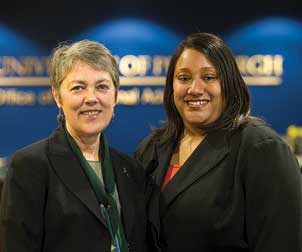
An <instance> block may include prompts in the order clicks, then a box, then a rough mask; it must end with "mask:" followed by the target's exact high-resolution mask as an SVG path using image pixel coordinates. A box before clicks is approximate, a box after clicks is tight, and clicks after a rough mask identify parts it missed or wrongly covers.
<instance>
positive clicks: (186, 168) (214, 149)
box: [160, 131, 228, 216]
mask: <svg viewBox="0 0 302 252" xmlns="http://www.w3.org/2000/svg"><path fill="white" fill-rule="evenodd" d="M227 153H228V142H227V131H218V132H214V133H211V134H209V135H208V136H207V137H206V138H205V139H204V141H203V142H202V143H200V145H199V146H198V147H197V148H196V149H195V150H194V152H193V153H192V155H191V156H190V157H189V159H188V160H187V161H186V162H185V163H184V165H183V167H182V168H181V169H180V170H179V172H177V173H176V175H175V176H174V177H173V179H172V180H171V181H170V182H169V183H168V184H167V186H166V187H165V189H164V190H163V191H162V193H161V196H160V216H162V215H163V214H164V213H165V211H166V209H167V208H168V207H169V205H170V204H171V203H172V202H173V200H174V199H175V198H176V197H177V196H178V195H179V194H181V193H182V192H183V191H184V190H186V189H187V188H188V187H189V186H191V185H192V183H194V182H195V181H196V180H197V179H199V178H201V177H202V176H204V175H205V174H207V173H208V172H209V171H210V170H211V169H213V168H214V167H215V166H216V165H217V164H218V163H219V162H220V161H221V160H222V159H224V157H225V156H226V155H227Z"/></svg>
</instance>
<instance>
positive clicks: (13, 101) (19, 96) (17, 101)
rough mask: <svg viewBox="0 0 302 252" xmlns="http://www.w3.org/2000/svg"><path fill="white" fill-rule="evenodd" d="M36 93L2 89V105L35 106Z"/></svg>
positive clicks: (0, 90)
mask: <svg viewBox="0 0 302 252" xmlns="http://www.w3.org/2000/svg"><path fill="white" fill-rule="evenodd" d="M34 104H35V93H34V92H23V91H18V90H16V89H8V90H5V89H0V105H22V106H24V105H34Z"/></svg>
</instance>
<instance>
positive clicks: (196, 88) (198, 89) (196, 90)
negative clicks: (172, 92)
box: [188, 79, 204, 95]
mask: <svg viewBox="0 0 302 252" xmlns="http://www.w3.org/2000/svg"><path fill="white" fill-rule="evenodd" d="M203 93H204V83H203V81H202V80H200V79H194V80H193V81H192V84H191V86H190V87H189V89H188V94H191V95H200V94H203Z"/></svg>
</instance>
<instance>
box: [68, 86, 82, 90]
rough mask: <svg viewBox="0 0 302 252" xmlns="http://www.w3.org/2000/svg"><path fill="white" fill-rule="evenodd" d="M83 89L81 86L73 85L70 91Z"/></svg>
mask: <svg viewBox="0 0 302 252" xmlns="http://www.w3.org/2000/svg"><path fill="white" fill-rule="evenodd" d="M82 89H83V87H82V86H74V87H72V89H71V90H72V91H80V90H82Z"/></svg>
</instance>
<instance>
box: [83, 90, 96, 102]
mask: <svg viewBox="0 0 302 252" xmlns="http://www.w3.org/2000/svg"><path fill="white" fill-rule="evenodd" d="M85 100H86V102H87V103H96V102H97V95H96V90H95V89H93V88H91V89H88V90H87V93H86V97H85Z"/></svg>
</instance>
